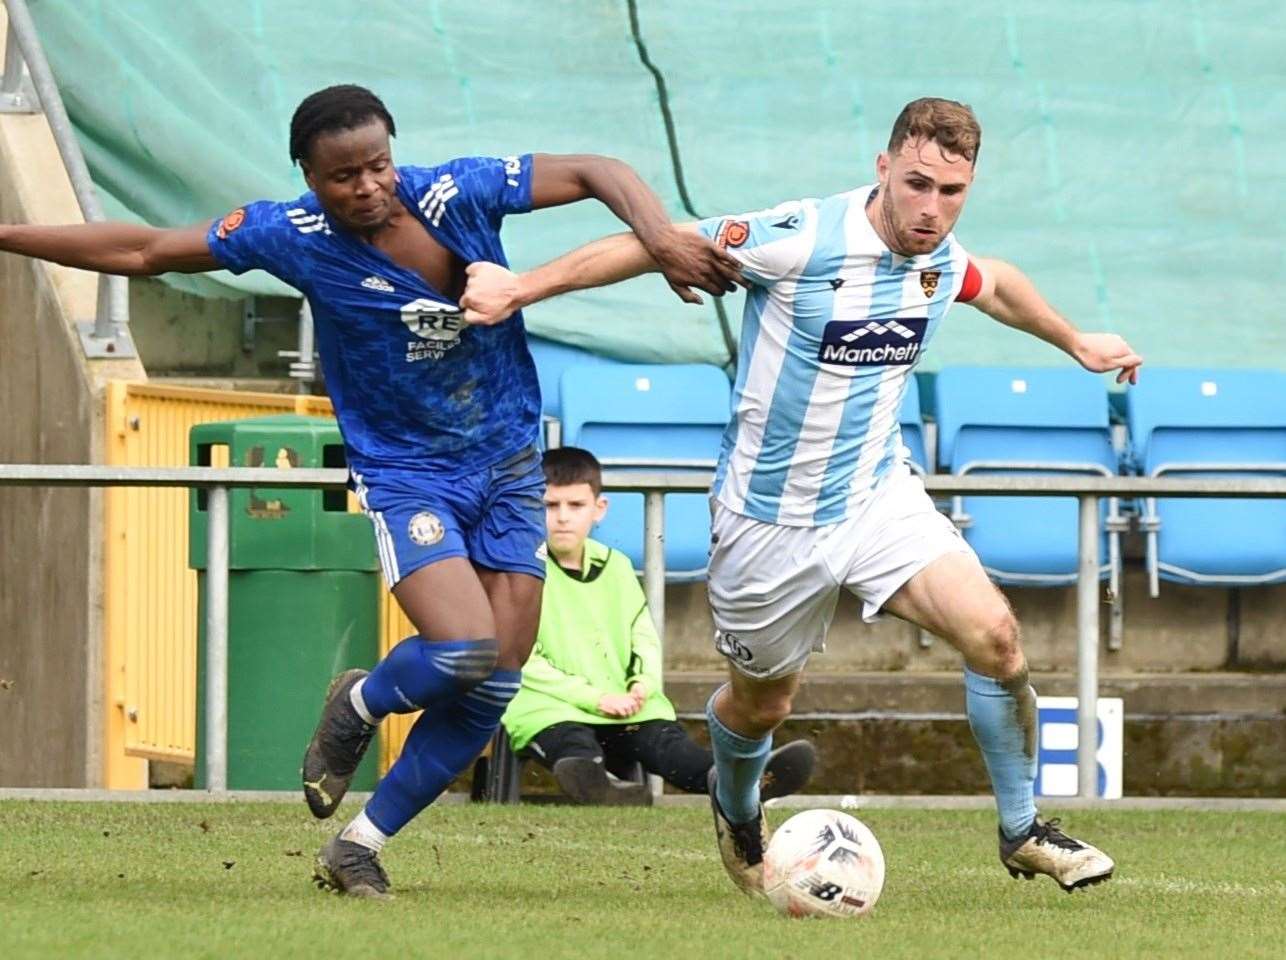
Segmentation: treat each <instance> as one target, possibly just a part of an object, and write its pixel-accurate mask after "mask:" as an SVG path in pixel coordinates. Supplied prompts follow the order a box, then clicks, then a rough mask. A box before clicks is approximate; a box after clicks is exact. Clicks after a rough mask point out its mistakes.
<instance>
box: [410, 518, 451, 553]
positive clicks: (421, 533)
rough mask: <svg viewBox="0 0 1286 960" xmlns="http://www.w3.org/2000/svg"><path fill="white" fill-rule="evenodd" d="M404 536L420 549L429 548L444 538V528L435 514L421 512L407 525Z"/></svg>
mask: <svg viewBox="0 0 1286 960" xmlns="http://www.w3.org/2000/svg"><path fill="white" fill-rule="evenodd" d="M406 535H407V536H408V537H410V538H411V540H412V541H413V542H415V543H418V544H419V545H420V546H422V547H431V546H433V545H434V544H435V543H438V542H439V541H440V540H441V539H442V538H443V537H444V536H446V528H445V527H443V526H442V521H441V520H439V519H438V518H437V516H436V514H432V513H429V511H427V510H421V511H420V512H419V513H417V514H416V515H415V516H413V517H412V518H411V520H410V522H409V523H407V525H406Z"/></svg>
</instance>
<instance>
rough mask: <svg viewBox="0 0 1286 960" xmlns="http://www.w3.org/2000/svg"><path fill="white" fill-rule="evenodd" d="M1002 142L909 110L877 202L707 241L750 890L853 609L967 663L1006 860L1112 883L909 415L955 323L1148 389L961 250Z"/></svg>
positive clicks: (857, 202) (572, 277)
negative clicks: (1014, 332) (730, 269)
mask: <svg viewBox="0 0 1286 960" xmlns="http://www.w3.org/2000/svg"><path fill="white" fill-rule="evenodd" d="M981 139H982V132H981V129H980V127H979V125H978V121H977V119H976V117H975V116H974V114H973V111H972V110H971V109H970V108H968V107H967V106H964V105H962V104H959V103H956V102H954V101H950V100H941V99H936V98H926V99H921V100H917V101H914V102H912V103H910V104H908V105H907V106H906V107H905V108H904V109H903V111H902V113H901V114H900V115H899V117H898V118H897V120H896V122H895V123H894V126H893V131H892V134H891V136H890V138H889V144H888V149H887V151H885V152H883V153H881V154H880V155H879V157H878V159H877V161H876V172H877V175H878V182H877V183H874V184H871V185H869V186H864V187H859V188H858V189H856V190H852V191H849V192H847V193H841V194H837V195H835V196H832V197H827V198H825V199H822V200H799V201H793V202H789V203H784V204H782V205H780V206H778V207H775V208H773V209H771V210H765V211H761V212H758V213H752V214H747V215H744V216H734V217H720V218H714V219H711V220H705V221H702V222H701V223H699V224H697V225H695V229H697V230H699V231H700V232H701V233H702V234H704V235H706V236H708V237H710V238H712V239H714V240H715V241H716V242H717V244H718V245H719V246H720V247H722V248H723V249H725V250H727V251H728V252H729V253H730V254H732V256H733V257H735V258H736V259H737V260H738V261H739V262H740V263H741V267H742V270H741V272H742V280H743V282H744V283H745V284H746V286H747V289H748V293H747V297H746V308H745V316H744V322H743V325H742V330H741V343H740V354H739V357H738V364H737V377H736V385H735V388H734V400H733V406H734V409H733V417H732V420H731V423H730V424H729V426H728V429H727V431H726V432H725V434H724V438H723V447H722V450H721V452H720V456H719V462H718V467H717V469H716V473H715V480H714V485H713V488H712V491H711V493H712V500H713V511H714V516H713V524H712V545H711V558H710V571H709V592H710V603H711V608H712V610H713V612H714V619H715V626H716V630H717V633H716V640H715V642H716V646H717V647H718V649H719V651H720V652H721V653H722V654H723V655H724V656H725V657H726V658H727V660H728V662H729V665H730V668H731V670H730V679H729V682H728V683H727V684H725V685H724V686H723V687H721V688H720V689H719V690H717V691H716V692H715V694H714V695H713V696H712V697H711V698H710V702H709V704H708V705H707V708H706V716H707V720H708V722H709V726H710V739H711V742H712V744H713V749H714V755H715V769H714V770H713V771H712V772H711V776H712V778H713V783H712V785H711V786H712V789H711V791H710V794H711V797H712V805H713V808H714V818H715V828H716V834H717V838H718V843H719V850H720V854H721V856H722V858H723V862H724V866H725V868H726V869H727V871H728V873H729V875H730V876H731V877H732V879H733V881H734V882H735V883H736V884H737V886H738V887H740V888H741V889H742V890H744V891H746V892H751V893H754V892H761V891H762V887H763V878H762V860H763V850H764V847H765V845H766V844H767V842H768V839H769V830H768V825H767V822H766V819H765V817H764V813H763V808H762V806H761V805H760V802H759V794H758V780H759V776H760V774H761V773H762V771H763V765H764V762H765V758H766V757H767V756H768V752H769V750H770V749H771V747H772V731H773V730H774V729H775V728H776V727H777V726H778V725H779V724H780V723H781V722H782V721H783V720H785V719H786V717H787V716H788V715H789V714H790V709H791V702H792V699H793V697H794V695H795V692H796V690H797V689H798V687H799V682H800V677H801V673H802V670H803V667H804V664H805V663H806V662H807V660H808V657H809V655H810V653H812V652H813V651H814V650H820V649H821V648H822V645H823V642H824V640H825V636H826V631H827V629H828V627H829V625H830V621H831V617H832V615H833V613H834V610H835V603H836V599H837V597H838V595H839V591H840V590H841V589H848V590H850V591H852V592H853V593H854V594H856V595H857V596H858V597H859V598H860V599H861V600H862V604H863V616H864V617H865V618H866V619H868V620H871V619H874V618H875V617H876V616H877V615H879V614H880V613H882V612H883V613H891V614H893V615H895V616H898V617H901V618H902V619H905V620H908V621H910V622H912V623H914V624H917V625H919V626H920V627H923V628H924V629H926V630H929V631H931V632H933V633H935V634H937V635H938V636H940V637H943V638H945V639H946V640H947V641H949V642H950V643H951V644H952V645H953V646H954V647H955V648H956V649H957V650H959V651H960V653H961V654H962V656H963V658H964V662H965V691H966V704H967V710H968V716H969V723H970V726H971V728H972V730H973V732H974V736H975V738H976V739H977V741H978V745H979V747H980V748H981V751H982V754H983V758H984V760H985V761H986V765H987V770H988V773H989V774H990V777H991V782H992V787H993V790H994V792H995V795H996V805H997V808H998V812H999V819H1000V824H999V831H1000V838H999V840H1000V859H1001V861H1002V863H1003V864H1004V865H1005V866H1006V867H1007V868H1008V869H1009V871H1010V873H1011V874H1013V875H1014V876H1020V875H1021V876H1026V877H1028V878H1030V877H1032V876H1034V875H1035V874H1037V873H1041V874H1047V875H1049V876H1051V877H1053V878H1054V879H1055V880H1056V881H1057V882H1058V883H1059V884H1060V885H1061V886H1062V887H1063V888H1064V889H1066V890H1069V891H1070V890H1073V889H1076V888H1078V887H1082V886H1085V885H1087V884H1091V883H1097V882H1099V881H1102V880H1106V879H1108V878H1109V877H1110V876H1111V875H1112V871H1113V869H1114V864H1113V862H1112V860H1111V858H1109V857H1108V856H1107V855H1106V854H1105V853H1103V852H1102V851H1100V850H1098V849H1096V848H1095V847H1093V846H1091V845H1090V844H1088V843H1085V842H1083V841H1080V840H1076V839H1074V838H1072V837H1070V836H1068V835H1067V834H1066V833H1064V832H1063V831H1062V830H1061V829H1059V827H1058V825H1057V823H1056V822H1055V821H1044V820H1042V819H1041V818H1040V817H1039V816H1038V815H1037V811H1036V806H1035V801H1034V783H1035V774H1036V755H1035V754H1036V749H1035V748H1036V744H1035V738H1036V694H1035V691H1034V690H1033V689H1032V687H1031V685H1030V683H1029V682H1028V672H1027V662H1026V659H1025V657H1024V655H1023V652H1022V648H1021V646H1020V644H1019V632H1018V623H1017V622H1016V620H1015V618H1014V615H1013V612H1012V610H1011V609H1010V607H1009V604H1008V603H1007V602H1006V600H1005V598H1004V596H1003V595H1002V594H1001V593H1000V591H999V590H997V589H996V587H995V586H994V585H993V584H992V583H991V582H990V581H989V580H988V578H987V576H986V574H985V572H984V571H983V568H982V565H981V563H980V562H979V561H978V558H977V556H976V555H975V554H974V553H973V551H972V550H971V549H970V547H969V546H968V544H967V543H965V541H964V539H963V538H962V537H961V536H960V535H959V533H958V531H957V530H956V529H955V528H954V527H953V526H952V524H951V522H950V521H949V520H947V519H946V518H945V517H944V516H942V514H940V513H938V511H937V510H935V509H934V506H933V502H932V501H931V500H930V499H929V497H928V495H927V494H926V493H925V490H924V485H923V484H922V483H921V482H920V480H919V479H918V478H917V477H916V476H915V475H914V474H913V473H912V472H911V471H910V470H909V468H908V466H907V457H908V454H907V451H906V449H905V448H904V447H903V445H902V443H901V436H900V430H899V426H898V409H899V407H900V405H901V401H902V396H903V394H904V392H905V390H906V385H907V381H908V378H909V377H910V375H911V372H912V370H913V369H914V367H915V364H916V363H917V362H918V360H919V359H920V357H921V355H922V354H923V352H924V350H925V348H926V347H927V346H928V343H929V341H930V340H931V339H932V338H933V335H934V333H935V332H936V330H937V329H938V327H939V326H940V324H941V323H942V319H943V317H944V315H945V314H946V312H947V310H948V308H949V307H950V306H951V305H952V303H954V302H957V301H961V302H966V303H969V304H971V305H972V306H974V307H976V308H977V309H979V310H981V311H983V312H984V313H986V314H988V315H989V316H991V317H993V318H994V319H996V320H998V321H1000V322H1001V323H1004V324H1007V325H1008V326H1012V327H1015V328H1017V329H1019V330H1023V331H1026V332H1027V333H1030V334H1032V335H1033V336H1036V337H1039V338H1041V339H1042V340H1045V341H1047V342H1048V343H1050V344H1052V345H1053V346H1055V347H1058V348H1059V349H1061V350H1063V351H1064V352H1066V353H1067V354H1069V355H1070V356H1071V357H1072V358H1073V359H1075V360H1076V361H1077V362H1078V363H1080V364H1081V366H1083V367H1084V368H1086V369H1087V370H1091V371H1095V372H1107V371H1119V373H1118V377H1117V379H1118V382H1123V381H1126V380H1129V381H1130V382H1134V381H1135V379H1136V378H1137V371H1138V367H1139V365H1140V364H1141V363H1142V360H1141V358H1140V357H1139V356H1138V355H1137V354H1135V353H1134V352H1133V350H1131V348H1130V346H1129V345H1128V344H1127V343H1126V342H1125V341H1124V340H1123V339H1122V338H1121V337H1119V336H1116V335H1114V334H1105V333H1082V332H1080V331H1078V330H1076V329H1075V328H1074V327H1073V326H1072V325H1071V324H1070V323H1068V322H1067V321H1066V320H1065V319H1064V318H1063V317H1061V316H1060V315H1059V314H1058V313H1057V312H1056V311H1055V310H1054V309H1053V308H1052V307H1051V306H1050V305H1049V304H1048V303H1046V302H1045V300H1044V299H1043V298H1042V297H1041V295H1040V294H1039V293H1038V292H1037V290H1036V288H1035V287H1034V286H1033V285H1032V283H1031V281H1029V280H1028V279H1027V278H1026V277H1025V276H1024V275H1023V274H1022V273H1021V272H1020V271H1019V270H1018V269H1017V268H1015V267H1013V266H1012V265H1010V264H1008V263H1004V262H1002V261H999V260H984V259H979V258H971V257H970V256H969V255H968V254H967V253H966V252H965V250H964V249H963V248H962V247H961V245H960V244H959V242H958V241H957V240H956V239H955V237H954V236H953V235H952V232H951V231H952V228H953V227H954V225H955V223H956V220H957V218H958V217H959V215H960V212H961V210H962V208H963V207H964V202H965V198H966V197H967V196H968V192H969V187H970V185H971V184H972V182H973V177H974V169H975V164H976V161H977V157H978V149H979V146H980V144H981ZM653 269H655V267H654V266H653V265H652V264H651V263H650V258H649V257H648V256H647V253H646V251H644V250H643V249H642V248H641V247H640V246H639V244H638V243H637V241H635V240H634V239H633V238H631V237H629V236H628V235H621V236H617V237H609V238H606V239H604V240H600V241H597V242H595V243H592V244H589V245H587V246H585V247H582V248H580V249H579V250H576V251H573V252H572V253H570V254H567V255H566V256H564V257H561V258H559V259H558V260H555V261H553V262H552V263H549V264H546V265H545V266H544V267H540V268H538V269H536V270H533V271H531V272H529V273H527V274H523V275H521V276H515V275H514V274H512V273H510V272H509V271H507V270H504V269H503V268H501V267H499V266H495V265H490V264H474V265H473V266H472V267H471V268H470V273H471V280H470V284H469V287H468V289H467V290H466V292H465V295H464V297H463V298H462V299H461V306H463V307H464V308H465V320H466V322H471V323H479V324H491V323H496V322H499V321H500V320H502V319H503V318H504V317H506V316H508V315H509V314H510V313H512V312H513V311H515V310H517V309H518V308H520V307H522V306H524V305H526V304H529V303H534V302H536V301H538V300H542V299H545V298H547V297H550V296H554V295H556V294H559V293H563V292H566V291H568V290H576V289H584V288H586V287H593V286H599V285H602V284H606V283H613V282H616V281H618V280H621V279H625V278H627V277H630V276H634V275H637V274H639V273H643V272H646V271H648V270H653Z"/></svg>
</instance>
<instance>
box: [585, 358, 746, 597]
mask: <svg viewBox="0 0 1286 960" xmlns="http://www.w3.org/2000/svg"><path fill="white" fill-rule="evenodd" d="M559 390H560V393H561V407H562V414H563V416H562V438H563V445H565V446H573V447H584V448H585V449H586V450H589V451H591V452H592V453H593V454H594V455H595V456H596V457H598V458H599V460H600V461H601V462H602V463H603V465H604V466H607V467H611V466H621V465H635V466H647V465H653V466H665V465H667V464H668V465H687V466H696V465H706V466H713V464H714V461H715V458H716V457H717V456H718V452H719V440H720V437H721V436H722V434H723V428H724V426H725V425H726V424H727V422H728V416H729V410H730V404H731V389H730V387H729V384H728V378H727V376H726V375H725V374H724V373H723V371H722V370H720V369H719V368H718V367H712V366H706V365H700V364H673V365H666V366H661V365H648V364H618V365H614V366H573V367H568V368H567V370H566V371H564V373H563V375H562V379H561V381H560V385H559ZM665 505H666V509H665V566H666V577H667V579H669V580H671V581H681V580H697V579H701V578H703V577H704V576H705V568H706V553H707V551H708V549H709V540H710V506H709V501H708V498H707V497H706V496H705V495H704V494H699V493H686V494H685V493H677V494H670V495H668V496H667V497H666V498H665ZM594 536H595V538H596V539H598V540H601V541H602V542H603V543H606V544H607V545H608V546H610V547H613V548H615V549H617V550H620V551H622V552H623V553H625V554H626V556H628V557H629V558H630V560H631V561H632V562H633V564H634V567H635V569H641V568H642V566H643V495H642V494H639V493H621V494H614V495H612V497H611V508H610V509H609V510H608V512H607V516H606V518H604V520H603V522H602V523H601V524H599V526H598V527H597V528H596V530H595V534H594Z"/></svg>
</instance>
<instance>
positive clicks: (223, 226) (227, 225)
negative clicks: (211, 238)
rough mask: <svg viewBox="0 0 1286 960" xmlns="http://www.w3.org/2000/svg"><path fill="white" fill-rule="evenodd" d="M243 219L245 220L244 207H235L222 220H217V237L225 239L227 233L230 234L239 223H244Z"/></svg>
mask: <svg viewBox="0 0 1286 960" xmlns="http://www.w3.org/2000/svg"><path fill="white" fill-rule="evenodd" d="M245 220H246V208H245V207H237V209H235V210H233V211H232V212H231V213H229V214H228V215H227V216H226V217H224V218H223V219H222V220H220V221H219V230H218V234H219V239H220V240H227V239H228V234H230V233H231V232H232V231H233V230H235V229H237V227H239V226H241V224H243V223H245Z"/></svg>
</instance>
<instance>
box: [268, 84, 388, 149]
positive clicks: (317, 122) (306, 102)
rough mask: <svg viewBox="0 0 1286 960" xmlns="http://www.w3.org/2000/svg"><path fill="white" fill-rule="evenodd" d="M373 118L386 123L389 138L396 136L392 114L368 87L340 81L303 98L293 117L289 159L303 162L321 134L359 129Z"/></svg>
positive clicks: (291, 120) (291, 119)
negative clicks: (336, 84)
mask: <svg viewBox="0 0 1286 960" xmlns="http://www.w3.org/2000/svg"><path fill="white" fill-rule="evenodd" d="M372 119H376V120H380V121H382V122H383V124H384V127H385V129H387V130H388V135H389V136H390V137H394V136H397V127H395V126H394V124H393V116H392V114H390V113H389V112H388V108H387V107H385V106H384V101H383V100H381V99H380V98H379V97H377V96H375V94H373V93H371V91H369V90H367V89H366V88H365V87H359V86H357V85H356V84H352V83H341V84H339V85H338V86H334V87H327V88H326V89H325V90H318V91H317V92H316V93H310V94H309V95H308V96H306V97H304V99H303V102H302V103H300V104H299V106H297V107H296V108H295V115H294V116H293V117H291V118H290V162H291V163H302V162H304V161H305V160H307V159H308V151H310V150H311V149H312V147H313V141H314V140H315V139H316V138H317V136H318V135H319V134H322V133H330V132H331V131H334V130H356V129H357V128H358V127H360V126H364V125H365V124H367V123H369V122H370V121H371V120H372Z"/></svg>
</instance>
